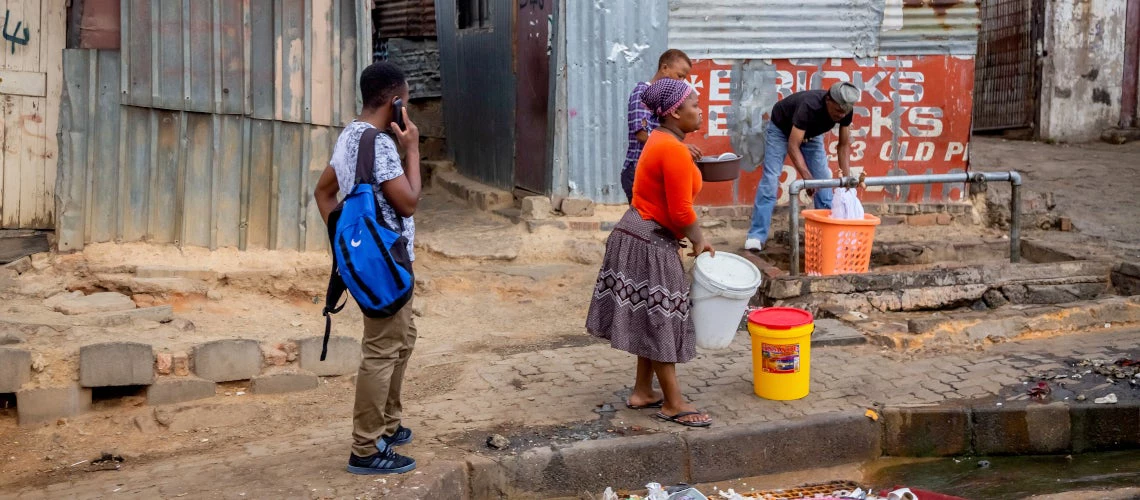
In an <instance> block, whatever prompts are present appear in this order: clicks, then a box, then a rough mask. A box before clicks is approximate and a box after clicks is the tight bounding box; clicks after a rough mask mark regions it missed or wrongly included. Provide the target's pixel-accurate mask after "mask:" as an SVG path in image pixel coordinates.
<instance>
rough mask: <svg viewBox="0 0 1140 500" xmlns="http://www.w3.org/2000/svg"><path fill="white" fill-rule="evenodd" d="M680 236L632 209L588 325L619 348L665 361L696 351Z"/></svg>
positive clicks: (616, 235) (610, 244)
mask: <svg viewBox="0 0 1140 500" xmlns="http://www.w3.org/2000/svg"><path fill="white" fill-rule="evenodd" d="M680 248H681V243H680V241H678V240H677V238H676V237H674V236H673V234H672V233H670V232H669V230H667V229H665V228H664V227H662V226H661V225H659V224H657V223H656V222H653V221H648V220H644V219H642V218H641V215H639V214H638V213H637V211H636V210H634V209H632V208H631V209H630V210H629V211H628V212H626V214H625V216H623V217H622V219H621V222H618V224H617V226H616V227H615V228H614V230H613V233H611V234H610V237H609V239H608V240H606V256H605V260H604V261H603V262H602V270H601V271H600V272H599V273H598V283H597V285H595V287H594V297H593V300H591V301H590V313H589V316H587V318H586V329H587V330H588V331H589V332H590V334H591V335H593V336H595V337H599V338H603V339H606V340H609V341H610V345H611V346H613V347H614V348H615V349H621V350H623V351H626V352H628V353H630V354H635V355H637V356H641V357H645V358H649V359H652V360H654V361H660V362H664V363H684V362H686V361H689V360H691V359H693V357H694V356H696V338H695V335H696V334H695V333H694V331H693V321H692V319H691V318H690V317H689V281H688V279H687V278H686V276H685V269H684V268H683V267H682V265H681V257H680V255H678V251H679V250H680Z"/></svg>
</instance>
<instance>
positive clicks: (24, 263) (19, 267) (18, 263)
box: [4, 257, 32, 274]
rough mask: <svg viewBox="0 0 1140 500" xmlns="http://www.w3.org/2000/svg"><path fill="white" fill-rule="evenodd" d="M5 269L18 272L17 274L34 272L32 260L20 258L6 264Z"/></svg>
mask: <svg viewBox="0 0 1140 500" xmlns="http://www.w3.org/2000/svg"><path fill="white" fill-rule="evenodd" d="M4 269H11V270H13V271H16V274H24V273H26V272H28V271H31V270H32V258H31V257H20V258H19V259H16V260H14V261H12V262H9V263H7V264H4Z"/></svg>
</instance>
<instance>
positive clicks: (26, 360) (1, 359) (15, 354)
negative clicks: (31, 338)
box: [0, 347, 32, 393]
mask: <svg viewBox="0 0 1140 500" xmlns="http://www.w3.org/2000/svg"><path fill="white" fill-rule="evenodd" d="M31 379H32V353H30V352H28V351H25V350H23V349H13V348H10V347H5V348H0V393H11V392H16V391H18V390H20V387H21V386H23V385H24V384H26V383H28V381H29V380H31Z"/></svg>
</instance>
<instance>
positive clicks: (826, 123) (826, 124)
mask: <svg viewBox="0 0 1140 500" xmlns="http://www.w3.org/2000/svg"><path fill="white" fill-rule="evenodd" d="M826 97H827V91H826V90H805V91H803V92H796V93H795V94H792V95H790V96H788V97H786V98H784V99H782V100H780V102H777V103H776V105H775V106H772V123H774V124H776V126H777V127H779V128H780V130H781V131H783V132H784V134H785V135H791V134H792V126H793V125H794V126H796V127H799V128H800V129H801V130H803V131H804V140H808V139H811V138H812V137H815V136H817V135H821V134H825V133H827V131H828V130H831V129H832V128H834V127H835V121H834V120H832V119H831V114H830V113H828V112H827V101H826V100H825V98H826ZM853 114H854V113H847V116H844V117H843V119H842V120H839V125H840V126H843V127H846V126H849V125H851V115H853Z"/></svg>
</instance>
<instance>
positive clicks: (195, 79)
mask: <svg viewBox="0 0 1140 500" xmlns="http://www.w3.org/2000/svg"><path fill="white" fill-rule="evenodd" d="M369 3H370V2H369V1H368V0H335V1H334V0H327V1H323V2H322V1H321V0H304V1H297V2H293V1H290V0H285V1H284V2H281V1H278V2H276V3H274V2H270V1H262V0H246V1H243V2H226V1H215V2H212V3H211V2H201V3H200V4H199V3H198V2H187V3H183V4H181V5H182V6H184V7H185V9H187V10H188V9H198V8H200V7H202V6H209V7H210V8H213V9H214V12H213V15H214V17H209V16H207V17H202V18H201V19H204V21H202V22H203V23H207V24H206V25H205V26H202V25H198V24H194V25H193V28H192V29H191V30H190V31H195V32H197V31H199V30H200V32H201V33H211V36H212V37H213V38H212V42H210V43H211V44H212V45H210V46H211V48H212V49H213V50H212V51H201V50H197V49H198V48H199V47H200V46H201V44H199V43H198V42H197V40H198V39H197V38H194V40H195V43H193V44H191V43H186V39H185V38H183V40H182V42H183V43H182V44H181V45H178V48H171V47H166V46H165V45H164V46H163V47H165V48H168V49H169V53H178V54H180V56H181V57H182V58H183V65H182V66H181V67H180V68H181V69H178V71H181V74H180V75H178V74H176V75H173V78H169V79H164V78H162V77H161V74H162V70H160V69H159V68H161V67H165V64H166V63H165V62H154V61H161V60H162V59H163V58H162V57H159V58H157V59H155V58H153V57H152V56H149V55H148V56H145V57H144V56H142V55H139V54H138V53H139V52H144V53H146V52H147V51H148V50H151V49H153V48H154V47H155V46H156V44H157V43H158V42H154V40H155V37H149V35H147V36H145V38H146V39H147V40H151V41H152V42H151V43H135V44H132V45H133V48H132V50H131V52H132V53H133V54H134V55H130V54H126V53H124V54H122V57H121V56H120V53H119V52H118V51H104V50H99V51H97V50H79V49H76V50H67V51H65V52H64V80H65V82H64V85H65V91H64V98H63V111H62V113H61V115H62V117H61V121H62V122H61V127H60V133H61V137H62V143H61V154H60V173H59V175H60V180H59V183H58V185H57V186H58V196H57V203H56V206H57V210H58V213H59V220H58V224H57V235H58V237H59V249H60V250H62V251H69V250H77V249H80V248H82V247H83V245H84V244H86V243H94V242H105V241H152V242H157V243H175V244H179V245H191V246H203V247H209V248H220V247H237V248H240V249H243V250H244V249H251V248H267V249H293V250H302V251H305V250H321V249H324V248H325V247H326V246H327V243H326V240H327V237H326V236H325V233H324V224H323V222H322V221H321V220H320V216H319V214H318V213H317V210H316V207H315V204H313V203H312V191H313V188H314V187H315V183H316V180H317V178H318V177H319V176H320V173H321V171H322V170H323V169H324V168H325V166H326V165H327V164H328V158H329V156H330V155H331V153H332V147H333V146H334V144H335V141H336V137H337V135H338V133H339V130H340V129H339V128H338V127H335V126H327V125H323V124H321V122H337V123H340V122H343V121H348V120H351V119H352V117H353V110H352V109H351V108H352V107H353V106H348V107H347V108H345V107H343V106H342V107H341V108H340V110H339V112H338V111H337V110H334V109H332V108H331V107H328V106H323V110H322V111H318V110H317V109H315V108H316V107H321V106H317V104H316V101H314V100H313V99H312V98H311V97H310V96H311V95H325V96H332V97H330V99H334V100H335V99H336V97H335V96H337V95H340V96H343V97H345V98H347V97H348V96H352V95H354V94H355V93H356V90H355V87H356V75H357V74H358V73H359V68H361V67H362V66H360V64H361V62H360V59H359V58H358V57H357V56H358V55H359V54H361V53H362V50H361V49H360V48H358V47H357V46H356V45H355V44H356V43H357V42H356V40H357V37H356V36H355V35H354V33H357V32H363V33H370V32H371V20H370V18H369V17H368V16H367V15H364V16H357V15H356V13H357V12H367V11H366V10H365V9H366V8H367V7H368V6H369ZM159 4H161V5H159ZM191 4H192V5H193V7H191ZM139 5H146V6H150V7H155V6H158V7H159V8H166V7H168V6H171V5H174V3H173V2H155V3H147V2H140V3H137V4H136V5H135V7H137V6H139ZM233 5H238V6H239V7H241V9H242V10H243V13H242V16H244V18H246V19H249V20H250V24H249V26H251V27H252V28H251V30H248V31H245V32H244V34H243V35H241V36H237V37H233V36H228V35H227V36H226V37H222V36H221V33H222V32H224V31H226V30H225V29H214V28H212V27H210V26H209V24H208V23H212V22H213V20H220V21H221V22H222V26H230V25H232V23H230V21H229V20H228V19H227V18H226V16H222V15H217V14H220V9H222V8H223V7H224V8H230V7H233ZM322 5H324V6H326V7H328V8H325V7H322ZM334 5H335V6H336V7H337V8H335V9H333V8H331V7H332V6H334ZM281 6H285V7H290V8H286V9H279V8H278V7H281ZM297 6H301V7H303V8H301V9H297V8H293V7H297ZM263 8H264V9H270V10H268V11H262V10H260V9H263ZM310 8H313V9H317V12H327V13H328V14H327V15H326V16H318V17H317V19H321V18H324V19H326V20H327V19H329V18H330V17H333V18H335V17H337V15H336V14H335V12H340V14H339V21H338V22H339V23H340V27H341V30H340V33H338V34H337V35H335V36H334V37H332V39H333V40H339V41H338V42H337V43H336V44H333V45H329V46H325V45H322V43H323V42H319V41H317V40H316V39H317V38H320V36H317V35H313V34H320V33H323V32H324V31H325V30H327V29H329V27H328V26H326V27H324V28H321V27H318V26H317V25H318V24H321V23H319V22H312V21H309V19H313V18H310V17H295V16H297V15H299V14H300V13H303V12H307V11H309V9H310ZM322 9H323V10H322ZM140 10H141V9H134V10H124V17H126V16H127V15H128V12H129V13H131V14H132V15H138V14H139V12H140ZM175 10H177V9H175ZM185 12H186V10H184V11H183V13H185ZM270 12H271V13H272V14H273V15H272V16H270V15H269V13H270ZM144 17H149V18H151V19H154V20H156V21H157V20H158V19H160V18H159V17H151V15H150V14H147V16H144ZM191 17H192V18H194V19H199V17H196V15H192V16H191ZM294 18H295V20H291V19H294ZM161 19H164V21H163V22H165V18H161ZM178 19H180V20H183V19H187V17H179V18H178ZM126 24H127V23H126V22H124V37H126V36H128V35H127V34H126V33H127V28H126ZM160 24H161V23H155V24H152V25H150V26H151V28H153V29H154V30H155V32H161V33H164V35H163V38H165V36H166V33H169V32H168V31H165V30H164V29H163V28H162V27H161V26H160ZM139 26H140V25H137V24H136V25H133V26H132V27H133V28H135V29H133V30H132V33H131V35H130V36H131V37H132V40H137V39H138V38H135V37H144V35H142V34H140V33H139V31H138V27H139ZM142 26H145V25H142ZM187 26H190V25H188V24H185V23H183V22H181V21H180V22H179V24H178V25H177V26H174V27H170V28H169V29H175V28H177V30H182V27H187ZM236 26H237V27H239V28H240V27H241V26H242V23H241V22H238V23H237V24H236ZM258 26H261V27H260V28H259V27H258ZM272 26H295V27H299V29H294V28H289V29H287V30H276V31H264V30H265V28H266V27H272ZM259 30H262V31H259ZM239 31H240V30H239ZM181 32H182V33H183V34H184V35H186V36H187V37H188V36H189V32H188V31H185V30H182V31H181ZM259 33H260V34H259ZM267 35H268V38H266V36H267ZM311 35H312V36H311ZM176 39H177V37H172V38H171V40H176ZM275 39H281V40H283V42H282V43H278V42H275ZM124 40H125V38H124ZM258 40H260V41H258ZM346 40H353V44H354V46H352V47H351V48H345V47H344V43H345V41H346ZM203 43H204V42H203ZM233 43H237V44H239V45H241V46H243V48H242V50H240V51H239V50H237V49H236V48H234V47H233V46H232V44H233ZM126 45H127V44H126V43H124V47H125V46H126ZM175 45H177V44H175ZM369 45H371V37H364V39H363V40H362V43H361V44H360V46H361V47H363V53H367V50H368V46H369ZM191 46H193V48H194V49H195V50H184V49H185V48H188V47H191ZM275 46H276V47H285V48H283V49H282V50H286V51H287V53H288V56H287V57H286V56H282V57H266V58H261V57H259V56H258V54H262V55H270V56H272V54H274V53H275V52H276V51H275V49H274V47H275ZM333 46H340V47H342V50H341V52H340V53H341V55H342V56H343V57H340V58H337V57H335V54H334V52H335V51H334V49H333V48H332V47H333ZM288 47H292V48H288ZM230 49H233V50H230ZM297 49H300V50H297ZM192 52H202V53H204V54H213V56H212V57H206V58H205V59H203V60H202V62H200V64H202V65H205V67H207V68H209V69H208V70H205V71H204V72H202V73H201V74H198V72H196V71H191V70H189V69H187V68H191V67H198V66H197V64H198V63H196V62H195V61H196V60H194V61H190V59H192V54H191V53H192ZM149 53H150V54H154V53H168V52H163V51H162V50H157V51H154V50H151V51H150V52H149ZM235 53H244V54H245V55H243V56H242V58H240V60H242V61H255V62H254V63H252V64H246V65H244V68H245V69H244V70H241V71H238V70H235V67H238V68H240V67H241V66H233V65H236V64H238V62H237V61H238V60H239V59H235V58H227V57H226V56H224V54H235ZM318 53H319V54H321V56H320V57H317V59H320V58H322V57H328V58H329V59H332V60H333V61H334V62H333V64H331V65H326V64H323V63H322V64H312V65H310V64H308V63H301V61H311V59H312V58H313V57H314V56H316V55H317V54H318ZM136 56H137V57H140V58H142V60H149V61H152V64H151V65H150V66H149V71H145V72H142V73H146V74H147V75H148V76H147V78H146V79H145V82H146V83H140V82H143V81H144V80H137V81H136V80H134V76H135V75H136V74H138V73H140V71H139V68H140V66H139V65H137V64H136V65H132V64H130V63H129V62H128V61H124V60H123V58H126V57H136ZM235 57H236V56H235ZM263 60H264V61H268V62H267V63H265V64H264V66H262V63H261V61H263ZM223 62H224V63H223ZM187 63H188V64H187ZM277 64H287V65H291V67H292V68H294V70H296V69H297V68H300V70H297V71H293V70H286V69H284V68H276V67H275V66H276V65H277ZM222 66H226V68H225V69H224V70H223V68H222ZM330 66H331V67H332V69H333V71H331V72H324V73H322V72H321V71H318V70H316V69H312V70H311V71H310V70H309V69H305V68H325V69H328V68H329V67H330ZM254 73H260V74H259V75H254ZM226 75H229V76H226ZM265 75H269V76H270V77H272V78H270V80H264V78H266V76H265ZM285 75H290V76H289V77H288V78H285ZM337 75H341V76H340V77H338V76H337ZM156 76H158V78H155V77H156ZM180 76H181V77H180ZM230 77H232V78H230ZM203 78H204V80H203ZM233 78H237V79H239V80H241V81H240V82H238V83H235V81H236V80H234V79H233ZM282 78H285V80H287V81H290V82H292V83H290V84H289V85H294V87H293V88H295V89H301V91H302V92H304V94H303V95H302V94H290V93H287V92H275V91H274V87H273V85H274V84H273V83H272V82H273V81H285V80H282ZM150 82H160V83H159V85H158V86H157V87H158V88H155V87H153V86H151V85H150ZM171 82H173V84H171ZM255 82H261V83H256V84H255ZM298 82H299V83H298ZM318 82H319V83H318ZM168 84H171V85H169V86H168ZM195 85H201V86H206V87H208V88H209V89H210V91H209V92H204V93H203V92H198V91H199V90H200V89H198V88H197V87H196V86H195ZM264 86H267V87H268V88H265V87H264ZM322 86H323V87H322ZM314 87H319V88H326V87H327V90H328V91H327V92H326V91H324V90H320V91H317V90H313V89H314ZM148 88H149V90H148V92H149V94H147V92H142V91H140V90H139V89H148ZM231 88H232V89H236V90H231V92H229V93H227V92H224V90H226V89H231ZM132 89H133V91H132ZM335 89H340V91H339V92H338V91H334V90H335ZM187 90H189V91H191V92H190V93H191V94H193V95H183V96H182V97H181V99H182V101H184V102H185V106H184V108H186V109H180V108H179V107H178V106H175V105H174V102H173V100H174V98H175V97H177V96H179V95H181V94H182V93H183V92H184V91H187ZM310 91H312V92H313V93H312V94H310ZM144 94H145V95H148V96H149V99H150V102H151V103H153V104H154V105H153V106H140V105H134V104H132V103H135V102H136V101H135V99H142V98H143V96H144ZM232 94H236V96H237V100H233V99H232V97H233V96H232ZM354 100H355V98H354V97H353V98H352V99H351V100H349V101H348V102H352V101H354ZM340 102H341V104H344V103H345V101H344V100H341V101H340ZM243 103H244V105H243ZM163 104H169V105H170V106H169V107H166V106H164V105H163ZM200 106H205V107H206V108H207V110H208V111H210V112H205V113H202V112H196V111H193V110H194V109H200V108H199V107H200ZM242 109H244V110H245V112H242V111H241V110H242ZM278 113H280V116H281V118H279V119H278V118H275V117H276V116H277V115H278ZM305 122H307V123H305Z"/></svg>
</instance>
